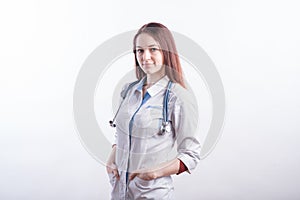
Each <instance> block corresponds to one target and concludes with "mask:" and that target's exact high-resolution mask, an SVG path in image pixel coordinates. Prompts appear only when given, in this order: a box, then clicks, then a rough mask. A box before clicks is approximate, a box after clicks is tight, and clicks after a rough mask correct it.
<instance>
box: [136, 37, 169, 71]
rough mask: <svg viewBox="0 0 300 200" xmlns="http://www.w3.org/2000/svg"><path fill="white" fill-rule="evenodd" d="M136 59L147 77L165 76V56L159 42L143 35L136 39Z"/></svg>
mask: <svg viewBox="0 0 300 200" xmlns="http://www.w3.org/2000/svg"><path fill="white" fill-rule="evenodd" d="M136 59H137V61H138V63H139V66H140V67H141V68H142V70H143V71H144V72H145V73H146V74H147V75H163V74H164V66H163V54H162V51H161V49H160V46H159V44H158V42H156V41H155V40H154V39H153V37H151V36H150V35H148V34H145V33H142V34H140V35H139V36H138V37H137V39H136Z"/></svg>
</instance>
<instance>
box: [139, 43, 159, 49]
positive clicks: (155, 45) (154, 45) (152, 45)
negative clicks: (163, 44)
mask: <svg viewBox="0 0 300 200" xmlns="http://www.w3.org/2000/svg"><path fill="white" fill-rule="evenodd" d="M148 47H159V46H158V45H157V44H151V45H149V46H148ZM136 48H143V47H141V46H136Z"/></svg>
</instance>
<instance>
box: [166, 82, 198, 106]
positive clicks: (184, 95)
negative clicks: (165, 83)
mask: <svg viewBox="0 0 300 200" xmlns="http://www.w3.org/2000/svg"><path fill="white" fill-rule="evenodd" d="M170 95H171V98H173V99H174V100H176V102H177V103H179V104H187V103H188V104H197V101H196V97H195V95H194V93H193V91H192V90H191V89H187V88H184V87H182V86H181V85H180V84H178V83H173V86H172V88H171V91H170Z"/></svg>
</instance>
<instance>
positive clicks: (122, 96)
mask: <svg viewBox="0 0 300 200" xmlns="http://www.w3.org/2000/svg"><path fill="white" fill-rule="evenodd" d="M129 85H130V83H126V84H125V85H124V86H123V88H122V90H121V92H120V99H119V104H118V107H119V106H120V105H121V103H122V101H123V98H124V97H125V92H126V90H127V88H128V86H129ZM115 130H116V129H115ZM116 144H117V131H115V135H114V142H113V144H112V146H114V145H116Z"/></svg>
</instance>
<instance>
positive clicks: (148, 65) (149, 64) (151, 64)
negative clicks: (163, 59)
mask: <svg viewBox="0 0 300 200" xmlns="http://www.w3.org/2000/svg"><path fill="white" fill-rule="evenodd" d="M152 66H154V63H146V64H143V67H152Z"/></svg>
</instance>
